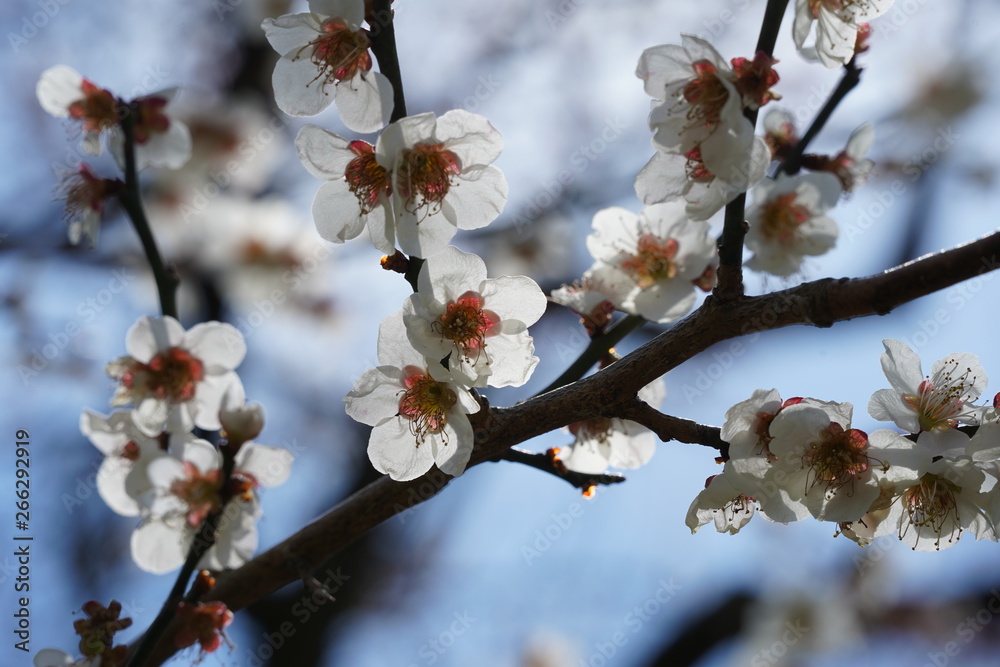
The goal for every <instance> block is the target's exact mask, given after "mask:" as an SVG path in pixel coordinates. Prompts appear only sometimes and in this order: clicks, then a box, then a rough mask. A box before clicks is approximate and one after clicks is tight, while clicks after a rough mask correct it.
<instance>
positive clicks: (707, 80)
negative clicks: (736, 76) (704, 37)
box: [681, 60, 729, 127]
mask: <svg viewBox="0 0 1000 667" xmlns="http://www.w3.org/2000/svg"><path fill="white" fill-rule="evenodd" d="M691 67H692V68H693V69H694V74H695V78H694V79H692V80H691V81H689V82H688V83H687V84H685V86H684V88H683V89H682V91H681V93H682V95H683V96H684V100H685V101H686V102H687V103H688V104H689V105H691V106H690V108H689V109H688V111H687V118H688V120H690V121H693V122H700V123H702V124H703V125H704V126H705V127H712V126H715V125H718V123H719V118H720V117H721V115H722V107H723V106H724V105H725V104H726V100H728V99H729V91H728V90H727V89H726V87H725V86H724V85H723V84H722V80H721V79H720V78H719V71H718V68H716V66H715V65H713V64H712V63H711V62H709V61H708V60H698V61H695V62H693V63H691Z"/></svg>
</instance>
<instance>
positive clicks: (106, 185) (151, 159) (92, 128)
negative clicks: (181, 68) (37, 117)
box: [36, 65, 191, 247]
mask: <svg viewBox="0 0 1000 667" xmlns="http://www.w3.org/2000/svg"><path fill="white" fill-rule="evenodd" d="M176 92H177V89H176V88H171V89H168V90H162V91H159V92H155V93H150V94H148V95H141V96H139V97H136V98H135V99H132V100H124V99H121V98H119V97H117V96H115V95H114V94H113V93H112V92H111V91H109V90H107V89H105V88H101V87H100V86H98V85H97V84H95V83H94V82H92V81H90V80H89V79H85V78H84V77H83V76H81V75H80V73H79V72H77V71H76V70H74V69H73V68H71V67H67V66H66V65H56V66H55V67H51V68H49V69H47V70H45V71H44V72H43V73H42V76H41V78H40V79H39V80H38V85H37V88H36V93H37V96H38V102H39V104H41V106H42V108H43V109H45V111H47V112H48V113H50V114H52V115H53V116H55V117H57V118H70V119H72V120H73V121H76V122H79V123H80V126H81V128H82V131H83V142H82V146H83V150H84V151H85V152H87V153H89V154H91V155H95V156H96V155H100V154H101V152H102V147H103V143H102V137H104V136H107V141H108V144H109V148H110V151H111V154H112V155H113V156H114V158H115V161H116V162H117V163H118V166H119V168H120V169H123V170H124V169H125V168H126V159H125V130H124V123H126V122H128V123H129V124H130V126H131V132H132V137H133V140H134V142H135V162H136V164H135V168H136V169H144V168H146V167H166V168H168V169H178V168H180V167H181V166H183V165H184V163H185V162H187V160H188V158H189V157H190V156H191V133H190V131H189V130H188V128H187V126H186V125H185V124H184V123H182V122H181V121H179V120H177V119H176V118H174V117H173V115H172V114H171V113H170V111H169V110H168V107H169V106H170V104H171V102H172V100H173V98H174V96H175V94H176ZM123 185H124V184H123V183H122V181H121V180H119V179H116V178H101V177H99V176H98V175H97V174H96V173H95V172H94V170H93V168H92V167H90V166H89V165H88V164H87V163H86V162H82V161H81V162H80V163H79V165H78V166H77V168H76V171H75V172H73V173H71V174H66V175H65V176H64V182H63V184H62V187H61V195H62V197H63V198H65V199H66V217H67V223H68V224H69V240H70V242H71V243H73V244H74V245H75V244H77V243H79V242H80V240H81V239H82V238H84V237H86V238H87V240H88V241H89V243H90V245H91V247H93V246H95V245H96V243H97V235H98V231H99V229H100V222H101V219H102V217H103V216H104V205H105V202H106V201H107V200H108V199H109V198H111V197H113V196H116V195H118V194H119V193H120V192H121V190H122V188H123Z"/></svg>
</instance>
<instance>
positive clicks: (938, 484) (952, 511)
mask: <svg viewBox="0 0 1000 667" xmlns="http://www.w3.org/2000/svg"><path fill="white" fill-rule="evenodd" d="M961 490H962V489H961V487H959V486H958V485H956V484H953V483H952V482H949V481H948V480H946V479H944V478H943V477H939V476H938V475H935V474H933V473H928V474H926V475H924V476H923V477H921V478H920V482H919V483H918V484H916V485H914V486H911V487H910V488H908V489H907V490H906V491H904V492H903V502H904V503H905V504H906V506H905V509H906V516H907V519H909V525H911V526H917V527H918V528H927V529H929V530H930V531H931V532H934V533H937V534H938V542H937V546H938V548H939V549H940V548H941V545H940V541H941V534H942V533H943V532H948V533H951V530H950V529H947V530H946V528H945V524H946V522H948V521H952V522H954V525H955V526H957V527H958V536H956V537H955V539H958V537H961V535H962V523H961V521H959V517H958V501H957V500H956V498H955V494H956V493H959V492H960V491H961ZM908 527H909V526H907V528H908ZM905 533H906V529H905V528H904V527H903V526H900V538H902V536H903V535H904V534H905ZM948 539H949V541H951V539H952V538H951V537H949V538H948Z"/></svg>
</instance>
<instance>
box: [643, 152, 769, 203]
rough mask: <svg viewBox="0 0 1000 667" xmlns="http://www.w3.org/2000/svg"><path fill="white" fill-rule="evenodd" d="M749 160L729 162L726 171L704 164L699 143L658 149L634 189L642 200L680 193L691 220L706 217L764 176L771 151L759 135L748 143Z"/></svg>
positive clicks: (665, 198)
mask: <svg viewBox="0 0 1000 667" xmlns="http://www.w3.org/2000/svg"><path fill="white" fill-rule="evenodd" d="M749 150H750V158H749V161H748V162H740V163H735V162H734V163H730V164H729V166H730V167H731V168H730V169H728V170H727V171H726V172H723V173H719V174H717V173H714V172H712V171H711V170H710V169H709V168H708V167H706V166H705V163H704V160H703V159H702V155H701V147H700V145H699V146H696V147H694V148H692V149H691V150H689V151H688V152H686V153H667V152H663V151H657V152H656V153H655V154H654V155H653V157H651V158H650V159H649V162H647V163H646V165H645V166H644V167H643V168H642V170H641V171H640V172H639V175H638V176H637V177H636V179H635V192H636V194H637V195H638V196H639V199H640V200H642V203H643V204H647V205H648V204H658V203H661V202H665V201H668V200H670V199H674V198H676V197H683V198H684V200H685V201H686V202H687V209H686V210H687V214H688V217H690V218H691V219H692V220H707V219H708V218H710V217H712V216H713V215H715V214H716V213H717V212H718V211H719V210H721V209H722V207H723V206H725V205H726V204H728V203H729V202H731V201H732V200H733V199H735V198H736V196H737V195H739V194H740V193H741V192H746V191H747V190H749V189H750V188H752V187H753V186H754V185H756V184H757V183H759V182H760V180H761V179H762V178H764V175H765V173H766V172H767V166H768V165H769V164H770V162H771V153H770V151H768V149H767V144H766V143H764V140H763V139H761V138H760V137H754V138H753V140H752V141H751V143H750V147H749Z"/></svg>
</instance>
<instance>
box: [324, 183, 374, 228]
mask: <svg viewBox="0 0 1000 667" xmlns="http://www.w3.org/2000/svg"><path fill="white" fill-rule="evenodd" d="M312 213H313V221H314V222H315V223H316V231H317V232H319V235H320V236H322V237H323V238H324V239H326V240H327V241H332V242H333V243H343V242H344V241H348V240H350V239H353V238H356V237H357V236H358V235H359V234H361V232H362V231H363V230H364V228H365V223H366V222H367V216H365V215H362V213H361V207H360V206H359V205H358V198H357V196H356V195H355V194H354V193H353V192H351V189H350V186H348V185H347V181H345V180H343V179H341V180H337V181H329V182H327V183H324V184H323V185H321V186H320V188H319V191H317V192H316V198H315V199H314V200H313V205H312Z"/></svg>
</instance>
